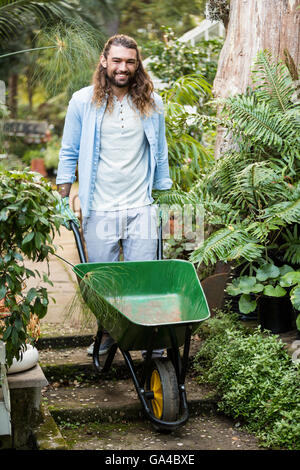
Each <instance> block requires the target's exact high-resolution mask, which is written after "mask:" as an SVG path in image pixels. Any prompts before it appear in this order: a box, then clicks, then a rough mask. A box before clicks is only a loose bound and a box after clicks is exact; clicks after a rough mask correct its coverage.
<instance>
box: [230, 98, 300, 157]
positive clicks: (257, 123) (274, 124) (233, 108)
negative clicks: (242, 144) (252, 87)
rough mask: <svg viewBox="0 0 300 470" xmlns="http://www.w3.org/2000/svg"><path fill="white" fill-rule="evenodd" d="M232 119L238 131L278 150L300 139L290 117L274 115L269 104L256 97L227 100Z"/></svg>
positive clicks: (287, 148)
mask: <svg viewBox="0 0 300 470" xmlns="http://www.w3.org/2000/svg"><path fill="white" fill-rule="evenodd" d="M226 107H227V109H228V110H229V112H230V117H231V118H232V119H233V120H234V122H235V125H236V131H237V132H241V133H242V134H243V135H244V136H248V137H251V138H252V139H253V140H254V141H255V142H262V143H263V144H264V145H267V146H269V147H276V148H277V149H278V150H280V149H282V148H283V147H284V144H285V146H286V149H285V150H286V151H288V150H289V146H292V145H293V144H294V141H295V139H297V138H299V134H298V129H297V128H296V126H295V124H294V122H293V121H291V120H290V119H289V118H288V116H285V115H283V114H279V113H278V114H274V115H273V110H272V108H271V107H270V105H269V104H268V103H267V102H264V101H257V99H256V98H255V96H254V95H251V96H246V95H240V96H235V97H230V98H228V99H227V100H226Z"/></svg>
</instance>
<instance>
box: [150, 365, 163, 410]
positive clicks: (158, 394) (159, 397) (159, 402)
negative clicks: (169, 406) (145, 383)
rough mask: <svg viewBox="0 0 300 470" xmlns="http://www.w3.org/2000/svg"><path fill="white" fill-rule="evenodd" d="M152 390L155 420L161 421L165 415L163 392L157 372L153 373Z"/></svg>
mask: <svg viewBox="0 0 300 470" xmlns="http://www.w3.org/2000/svg"><path fill="white" fill-rule="evenodd" d="M150 390H151V391H152V392H153V393H154V398H153V400H151V404H152V409H153V414H154V416H155V418H158V419H160V418H161V417H162V413H163V391H162V386H161V380H160V376H159V373H158V371H157V370H154V371H153V372H152V375H151V379H150Z"/></svg>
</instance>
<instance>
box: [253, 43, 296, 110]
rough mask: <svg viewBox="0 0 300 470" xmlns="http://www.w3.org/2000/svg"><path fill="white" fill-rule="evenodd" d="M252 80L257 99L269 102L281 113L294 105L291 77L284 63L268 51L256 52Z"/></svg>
mask: <svg viewBox="0 0 300 470" xmlns="http://www.w3.org/2000/svg"><path fill="white" fill-rule="evenodd" d="M252 80H253V83H254V85H255V94H256V96H257V98H258V99H259V100H262V101H265V102H267V103H269V104H270V105H271V106H272V107H273V108H275V109H276V110H278V111H279V112H283V113H286V112H287V111H288V110H289V109H291V108H292V107H293V106H294V103H293V101H292V96H293V93H294V91H295V90H294V83H293V79H292V77H291V75H290V73H289V70H288V68H287V67H286V65H285V64H283V63H282V62H277V61H275V60H274V59H273V57H272V54H271V53H270V51H267V50H265V51H260V52H259V53H258V54H257V58H256V61H255V64H254V67H253V70H252Z"/></svg>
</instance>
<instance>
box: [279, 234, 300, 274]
mask: <svg viewBox="0 0 300 470" xmlns="http://www.w3.org/2000/svg"><path fill="white" fill-rule="evenodd" d="M282 238H283V239H284V240H285V243H283V244H282V245H281V246H280V247H279V250H280V251H282V252H283V253H284V255H283V259H284V260H285V261H286V262H287V263H291V264H294V265H296V264H300V236H299V233H298V226H297V225H295V226H294V228H293V231H291V230H289V229H287V228H286V229H285V231H284V232H283V233H282Z"/></svg>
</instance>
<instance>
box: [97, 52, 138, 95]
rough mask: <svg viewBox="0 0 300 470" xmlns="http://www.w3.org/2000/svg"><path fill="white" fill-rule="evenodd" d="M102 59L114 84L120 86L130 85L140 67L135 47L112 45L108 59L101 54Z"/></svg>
mask: <svg viewBox="0 0 300 470" xmlns="http://www.w3.org/2000/svg"><path fill="white" fill-rule="evenodd" d="M100 60H101V64H102V66H103V67H104V68H105V69H106V73H107V77H108V79H109V80H110V82H111V84H112V85H114V86H116V87H118V88H123V87H127V86H129V85H130V83H131V82H132V80H133V77H134V74H135V72H136V69H137V67H138V60H137V54H136V50H135V49H128V48H127V47H123V46H111V48H110V50H109V53H108V56H107V59H106V58H105V57H104V56H101V59H100Z"/></svg>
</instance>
